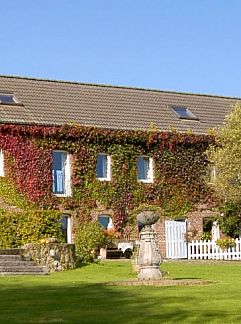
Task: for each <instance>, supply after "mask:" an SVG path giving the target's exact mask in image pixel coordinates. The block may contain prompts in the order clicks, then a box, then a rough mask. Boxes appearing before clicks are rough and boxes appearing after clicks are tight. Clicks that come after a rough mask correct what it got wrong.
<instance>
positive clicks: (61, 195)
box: [53, 192, 72, 198]
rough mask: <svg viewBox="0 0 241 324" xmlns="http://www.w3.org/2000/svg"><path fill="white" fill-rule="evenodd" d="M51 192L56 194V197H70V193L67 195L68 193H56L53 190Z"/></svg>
mask: <svg viewBox="0 0 241 324" xmlns="http://www.w3.org/2000/svg"><path fill="white" fill-rule="evenodd" d="M53 194H54V195H55V196H56V197H60V198H61V197H63V198H65V197H71V196H72V195H69V194H58V193H54V192H53Z"/></svg>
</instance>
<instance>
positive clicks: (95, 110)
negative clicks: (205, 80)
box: [0, 76, 241, 134]
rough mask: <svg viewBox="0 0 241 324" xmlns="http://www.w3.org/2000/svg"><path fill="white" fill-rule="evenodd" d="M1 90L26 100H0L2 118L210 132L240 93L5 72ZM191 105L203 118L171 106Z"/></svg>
mask: <svg viewBox="0 0 241 324" xmlns="http://www.w3.org/2000/svg"><path fill="white" fill-rule="evenodd" d="M0 91H1V92H4V91H6V92H13V93H14V94H15V96H16V97H17V98H18V99H19V101H20V102H21V103H22V104H23V106H17V105H14V106H11V105H6V106H4V105H0V122H1V123H18V124H38V125H63V124H68V123H70V122H76V123H78V124H81V125H86V126H97V127H102V128H110V129H128V130H129V129H147V128H148V127H149V126H150V125H151V124H155V125H156V126H157V127H158V129H160V130H170V129H171V128H176V129H177V130H178V131H180V132H185V131H187V130H190V129H192V130H193V132H194V133H199V134H200V133H206V132H207V131H208V130H209V129H210V128H214V127H217V126H218V125H220V124H222V123H223V121H224V117H225V115H226V114H227V113H228V111H229V110H230V108H231V107H232V106H233V105H234V104H235V103H236V102H241V98H229V97H221V96H210V95H199V94H188V93H178V92H169V91H158V90H149V89H137V88H127V87H116V86H105V85H96V84H84V83H76V82H64V81H51V80H43V79H30V78H21V77H9V76H0ZM172 105H174V106H177V105H180V106H184V107H187V108H188V109H190V110H191V111H192V112H193V113H194V114H195V115H196V116H197V117H198V118H199V120H198V121H194V120H184V119H179V118H178V117H177V116H176V115H175V114H174V113H173V112H172V111H171V109H170V106H172Z"/></svg>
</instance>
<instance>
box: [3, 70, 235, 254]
mask: <svg viewBox="0 0 241 324" xmlns="http://www.w3.org/2000/svg"><path fill="white" fill-rule="evenodd" d="M240 101H241V99H240V98H230V97H222V96H211V95H200V94H192V93H178V92H171V91H159V90H150V89H140V88H129V87H120V86H109V85H98V84H85V83H77V82H65V81H53V80H43V79H32V78H23V77H12V76H0V176H1V178H2V179H4V181H11V183H13V184H14V185H15V187H16V188H17V190H18V191H19V192H20V193H21V194H22V195H23V196H25V197H26V198H27V199H29V200H30V201H33V202H35V203H36V204H38V205H39V206H40V207H41V208H52V209H58V210H61V212H62V213H63V230H64V231H65V233H66V240H67V242H69V243H71V242H73V240H74V232H75V228H76V226H78V222H80V221H81V219H83V218H86V217H87V218H88V219H98V220H99V221H100V223H101V224H102V225H103V226H104V227H106V228H107V227H108V228H110V227H112V226H114V227H115V228H117V229H118V230H120V232H121V233H122V235H123V237H124V239H130V238H131V237H132V236H133V235H136V233H137V229H135V230H134V231H132V227H133V220H132V227H131V225H130V224H131V221H130V218H131V213H132V211H133V210H134V209H135V208H137V207H138V206H139V205H142V204H147V205H155V206H160V207H162V208H163V210H165V217H163V218H162V219H161V220H160V221H158V223H157V224H156V229H157V231H158V233H159V239H160V246H161V250H162V255H166V256H167V257H183V256H184V257H185V255H183V254H182V252H180V251H179V252H177V251H175V245H173V241H174V236H175V240H183V241H184V240H185V239H186V236H187V235H194V236H195V235H196V234H197V233H201V232H202V230H203V219H204V218H209V217H213V216H215V213H214V212H213V211H212V206H213V204H214V203H215V202H214V198H213V192H212V187H211V185H208V181H207V178H208V176H209V174H210V165H209V163H208V161H207V158H206V155H205V151H206V149H207V147H208V145H209V144H210V143H212V142H213V140H214V139H213V137H212V136H211V135H210V130H211V129H213V128H217V127H218V126H220V125H222V123H223V122H224V118H225V115H226V114H227V113H228V111H229V110H230V108H231V107H232V106H233V105H234V104H235V103H236V102H240ZM0 204H1V206H6V203H5V202H4V200H3V199H1V197H0ZM4 204H5V205H4ZM174 232H175V233H176V234H175V235H174V234H173V233H174ZM173 235H174V236H173ZM184 254H185V253H184Z"/></svg>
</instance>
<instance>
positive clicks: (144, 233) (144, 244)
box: [137, 210, 162, 280]
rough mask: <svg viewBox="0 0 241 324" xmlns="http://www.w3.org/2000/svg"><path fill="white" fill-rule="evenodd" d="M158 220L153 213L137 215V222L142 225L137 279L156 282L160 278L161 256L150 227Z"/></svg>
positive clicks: (147, 212)
mask: <svg viewBox="0 0 241 324" xmlns="http://www.w3.org/2000/svg"><path fill="white" fill-rule="evenodd" d="M158 218H159V215H157V214H156V213H155V212H153V211H150V210H144V211H142V212H141V213H140V214H138V215H137V221H138V222H139V223H140V224H142V225H144V228H143V229H142V230H141V233H140V246H139V252H138V258H137V263H138V266H139V268H140V273H139V275H138V278H139V279H141V280H156V279H160V278H161V277H162V273H161V271H160V268H159V267H160V264H161V255H160V253H159V250H158V246H157V242H156V233H155V231H154V230H153V228H152V227H151V225H152V224H154V223H156V222H157V220H158Z"/></svg>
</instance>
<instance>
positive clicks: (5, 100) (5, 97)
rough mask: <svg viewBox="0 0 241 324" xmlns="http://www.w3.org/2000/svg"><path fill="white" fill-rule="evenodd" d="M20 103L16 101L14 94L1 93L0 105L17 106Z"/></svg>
mask: <svg viewBox="0 0 241 324" xmlns="http://www.w3.org/2000/svg"><path fill="white" fill-rule="evenodd" d="M18 103H19V102H18V101H17V100H16V98H15V97H14V95H13V94H8V93H0V104H2V105H5V104H6V105H15V104H18Z"/></svg>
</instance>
